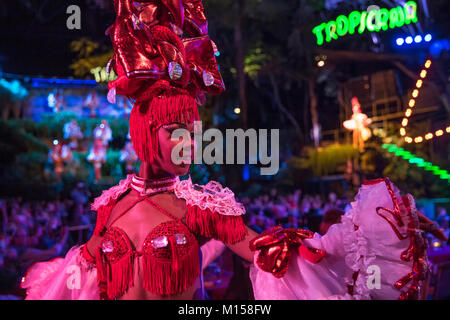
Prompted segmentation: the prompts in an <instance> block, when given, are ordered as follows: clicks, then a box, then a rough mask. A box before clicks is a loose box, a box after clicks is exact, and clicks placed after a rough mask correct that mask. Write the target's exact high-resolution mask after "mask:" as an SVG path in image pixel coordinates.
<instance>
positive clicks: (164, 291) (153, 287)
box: [143, 243, 200, 296]
mask: <svg viewBox="0 0 450 320" xmlns="http://www.w3.org/2000/svg"><path fill="white" fill-rule="evenodd" d="M171 246H172V247H174V248H176V247H177V245H176V244H173V243H171ZM172 254H173V253H172ZM143 263H144V265H143V277H144V281H143V287H144V288H145V289H146V290H148V291H150V292H153V293H155V294H159V295H163V296H170V295H175V294H179V293H181V292H183V291H185V290H186V289H188V288H189V287H190V286H192V284H193V283H194V281H195V279H197V277H198V276H199V274H200V265H199V255H198V247H197V246H193V247H192V251H191V252H189V253H188V254H187V255H185V256H184V257H181V258H180V257H179V255H178V254H176V253H175V255H172V259H161V258H157V257H155V256H153V255H149V254H146V255H144V256H143Z"/></svg>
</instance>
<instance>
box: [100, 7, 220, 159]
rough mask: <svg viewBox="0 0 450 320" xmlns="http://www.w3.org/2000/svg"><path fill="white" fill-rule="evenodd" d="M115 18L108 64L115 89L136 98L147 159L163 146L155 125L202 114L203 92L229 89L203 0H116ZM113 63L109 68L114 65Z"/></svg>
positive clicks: (134, 124) (141, 152) (136, 137)
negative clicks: (212, 38)
mask: <svg viewBox="0 0 450 320" xmlns="http://www.w3.org/2000/svg"><path fill="white" fill-rule="evenodd" d="M114 8H115V11H116V20H115V22H114V24H113V25H112V26H111V27H110V28H109V29H108V30H107V34H109V35H110V37H111V41H112V44H113V48H114V56H113V58H112V60H111V61H110V63H109V64H108V65H109V67H111V66H112V68H114V71H115V73H116V74H117V75H118V78H117V80H115V81H112V82H110V83H109V89H110V92H109V93H108V99H109V100H111V99H112V100H114V99H115V95H116V94H120V95H124V96H127V97H129V98H131V99H133V100H134V101H135V104H134V107H133V110H132V112H131V115H130V136H131V140H132V142H133V145H134V148H135V150H136V153H137V155H138V156H139V158H140V159H141V160H142V161H146V162H152V161H153V159H154V157H155V155H156V154H157V152H158V140H157V137H156V130H157V129H158V128H159V127H160V126H161V125H164V124H167V123H171V122H183V123H187V122H192V121H194V120H197V119H198V118H199V115H198V110H197V103H196V102H197V101H201V100H204V93H211V94H220V93H222V92H223V90H224V89H225V86H224V83H223V80H222V77H221V75H220V72H219V70H218V66H217V62H216V59H215V53H216V47H215V45H214V43H213V42H212V41H211V40H210V39H209V37H208V22H207V20H206V16H205V14H204V8H203V5H202V2H201V0H159V1H158V0H135V1H132V0H115V1H114ZM109 67H108V68H109Z"/></svg>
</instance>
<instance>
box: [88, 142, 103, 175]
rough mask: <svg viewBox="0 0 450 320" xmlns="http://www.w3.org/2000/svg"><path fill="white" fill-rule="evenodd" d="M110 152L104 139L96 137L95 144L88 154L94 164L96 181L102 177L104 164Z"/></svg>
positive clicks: (89, 159)
mask: <svg viewBox="0 0 450 320" xmlns="http://www.w3.org/2000/svg"><path fill="white" fill-rule="evenodd" d="M107 152H108V147H107V145H105V144H104V142H103V140H102V139H95V140H94V144H93V146H92V148H91V150H90V152H89V154H88V156H87V161H89V162H92V163H93V164H94V173H95V181H96V182H99V181H100V180H101V179H102V165H103V164H104V163H105V162H106V154H107Z"/></svg>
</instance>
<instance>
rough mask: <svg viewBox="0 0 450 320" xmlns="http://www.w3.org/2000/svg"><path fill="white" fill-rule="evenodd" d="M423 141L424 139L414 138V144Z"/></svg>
mask: <svg viewBox="0 0 450 320" xmlns="http://www.w3.org/2000/svg"><path fill="white" fill-rule="evenodd" d="M422 141H423V138H422V137H415V138H414V142H415V143H421V142H422Z"/></svg>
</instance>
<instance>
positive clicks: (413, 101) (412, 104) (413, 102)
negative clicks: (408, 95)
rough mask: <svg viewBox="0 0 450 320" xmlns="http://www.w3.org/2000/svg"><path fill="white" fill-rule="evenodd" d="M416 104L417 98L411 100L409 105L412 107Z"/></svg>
mask: <svg viewBox="0 0 450 320" xmlns="http://www.w3.org/2000/svg"><path fill="white" fill-rule="evenodd" d="M415 104H416V100H414V99H411V100H409V106H410V107H411V108H412V107H414V105H415Z"/></svg>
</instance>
